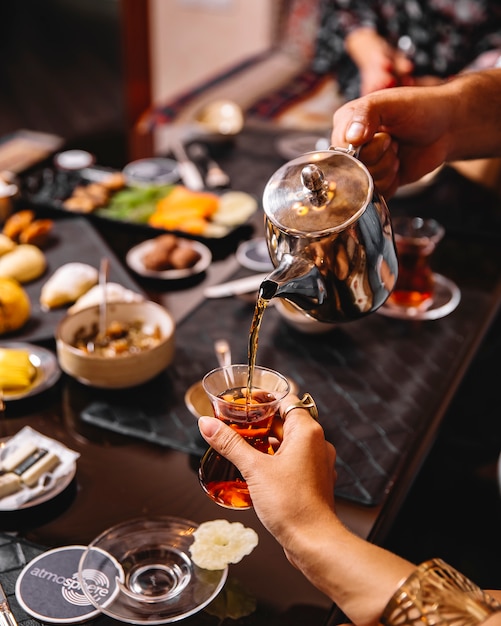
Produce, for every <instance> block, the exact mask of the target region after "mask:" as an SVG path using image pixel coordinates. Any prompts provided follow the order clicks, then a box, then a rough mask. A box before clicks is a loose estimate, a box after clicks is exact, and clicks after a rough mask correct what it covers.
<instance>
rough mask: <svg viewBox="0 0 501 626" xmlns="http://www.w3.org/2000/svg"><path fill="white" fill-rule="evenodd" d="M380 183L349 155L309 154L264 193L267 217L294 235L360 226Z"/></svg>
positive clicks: (283, 169)
mask: <svg viewBox="0 0 501 626" xmlns="http://www.w3.org/2000/svg"><path fill="white" fill-rule="evenodd" d="M373 190H374V183H373V180H372V177H371V175H370V174H369V172H368V170H367V168H366V167H365V165H364V164H363V163H362V162H361V161H359V160H358V159H357V158H355V157H354V156H352V153H350V150H349V149H344V148H333V149H329V150H321V151H315V152H307V153H305V154H303V155H301V156H299V157H297V158H296V159H293V160H292V161H289V162H288V163H286V164H285V165H283V166H282V167H281V168H280V169H279V170H277V171H276V172H275V174H273V176H272V177H271V178H270V180H269V181H268V183H267V185H266V187H265V189H264V193H263V208H264V212H265V213H266V215H267V216H268V218H269V219H270V221H271V222H272V223H273V224H275V225H276V226H278V227H279V228H281V229H283V230H285V231H287V232H288V233H294V232H297V233H302V234H304V233H308V234H319V235H320V234H323V233H325V232H332V231H336V230H341V229H343V228H346V227H347V226H349V225H350V224H351V223H353V222H355V221H356V220H357V219H358V218H359V217H360V215H361V214H362V213H363V211H364V210H365V208H366V206H367V205H368V203H369V202H370V200H371V199H372V194H373Z"/></svg>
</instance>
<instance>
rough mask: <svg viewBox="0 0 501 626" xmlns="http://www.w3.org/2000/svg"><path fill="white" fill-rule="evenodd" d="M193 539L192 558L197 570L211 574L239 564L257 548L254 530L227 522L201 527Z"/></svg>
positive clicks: (208, 523) (237, 523)
mask: <svg viewBox="0 0 501 626" xmlns="http://www.w3.org/2000/svg"><path fill="white" fill-rule="evenodd" d="M193 537H194V541H193V543H192V544H191V546H190V553H191V558H192V559H193V562H194V563H195V564H196V565H198V567H201V568H203V569H208V570H221V569H224V568H225V567H226V566H227V565H228V564H229V563H238V562H239V561H241V560H242V559H243V558H244V556H246V555H248V554H250V553H251V552H252V550H254V548H255V547H256V546H257V544H258V536H257V533H256V531H255V530H253V529H252V528H247V527H245V526H244V525H243V524H241V523H240V522H233V523H231V522H228V520H224V519H217V520H212V521H210V522H204V523H203V524H200V526H199V527H198V528H197V530H196V531H195V532H194V533H193Z"/></svg>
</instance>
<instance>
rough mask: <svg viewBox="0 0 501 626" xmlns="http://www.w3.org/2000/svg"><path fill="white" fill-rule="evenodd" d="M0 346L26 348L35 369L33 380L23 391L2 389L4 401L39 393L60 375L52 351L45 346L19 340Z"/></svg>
mask: <svg viewBox="0 0 501 626" xmlns="http://www.w3.org/2000/svg"><path fill="white" fill-rule="evenodd" d="M0 347H1V348H11V349H13V350H26V351H27V352H28V353H29V355H30V361H31V363H32V365H33V366H34V367H35V369H36V374H35V378H34V380H33V382H32V383H31V385H30V386H29V387H27V388H26V389H24V390H23V391H8V390H7V389H4V391H3V398H4V400H5V401H10V400H21V399H22V398H29V397H30V396H34V395H35V394H37V393H41V392H42V391H45V390H46V389H49V388H50V387H52V385H54V384H55V383H56V382H57V381H58V380H59V377H60V376H61V370H60V369H59V365H58V363H57V359H56V356H55V354H54V353H52V352H51V351H50V350H47V349H46V348H41V347H40V346H35V345H33V344H31V343H23V342H20V341H6V342H2V343H0Z"/></svg>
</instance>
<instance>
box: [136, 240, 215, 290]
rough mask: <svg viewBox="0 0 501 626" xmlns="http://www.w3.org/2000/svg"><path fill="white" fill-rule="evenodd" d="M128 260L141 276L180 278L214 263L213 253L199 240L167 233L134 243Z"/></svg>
mask: <svg viewBox="0 0 501 626" xmlns="http://www.w3.org/2000/svg"><path fill="white" fill-rule="evenodd" d="M125 260H126V262H127V265H128V266H129V267H130V268H131V269H132V270H134V271H135V272H136V274H140V275H141V276H146V277H148V278H157V279H160V280H177V279H180V278H188V277H189V276H194V275H195V274H200V273H201V272H204V271H205V270H206V269H207V268H208V267H209V265H210V264H211V261H212V253H211V251H210V250H209V248H208V247H207V246H205V245H204V244H203V243H200V242H199V241H195V240H191V239H185V238H184V237H177V236H176V235H173V234H170V233H168V234H165V235H159V236H158V237H154V238H153V239H147V240H146V241H143V242H142V243H140V244H138V245H137V246H134V247H133V248H131V249H130V250H129V252H128V253H127V256H126V259H125Z"/></svg>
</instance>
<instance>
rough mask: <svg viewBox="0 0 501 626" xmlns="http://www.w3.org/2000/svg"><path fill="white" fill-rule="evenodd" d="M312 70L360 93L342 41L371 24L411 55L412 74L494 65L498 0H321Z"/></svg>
mask: <svg viewBox="0 0 501 626" xmlns="http://www.w3.org/2000/svg"><path fill="white" fill-rule="evenodd" d="M321 11H322V14H321V21H320V29H319V33H318V37H317V42H316V50H315V56H314V60H313V68H314V69H315V70H316V71H318V72H319V73H328V72H334V73H335V74H336V75H337V79H338V82H339V84H340V88H341V91H342V92H343V94H344V95H345V97H346V98H348V99H351V98H355V97H357V96H358V95H359V77H358V70H357V68H356V66H355V64H354V63H353V62H352V61H351V59H350V58H349V56H348V55H347V53H346V51H345V49H344V39H345V37H346V36H347V35H348V34H349V33H351V32H352V31H353V30H355V29H357V28H359V27H367V26H369V27H372V28H374V29H376V30H377V31H378V33H379V34H380V35H381V36H383V37H384V38H385V39H386V40H387V41H388V42H389V43H390V44H391V45H392V46H394V47H396V48H400V49H402V50H404V51H405V52H406V54H408V55H409V57H410V58H411V59H412V61H413V63H414V66H415V75H416V76H424V75H434V76H439V77H442V78H447V77H450V76H452V75H454V74H457V73H458V72H460V71H462V70H464V69H466V68H468V67H470V68H480V67H492V66H494V65H496V63H497V62H498V59H499V58H500V55H501V0H429V1H427V2H426V1H425V0H393V1H390V0H380V1H379V2H368V1H364V0H323V5H322V9H321Z"/></svg>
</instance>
